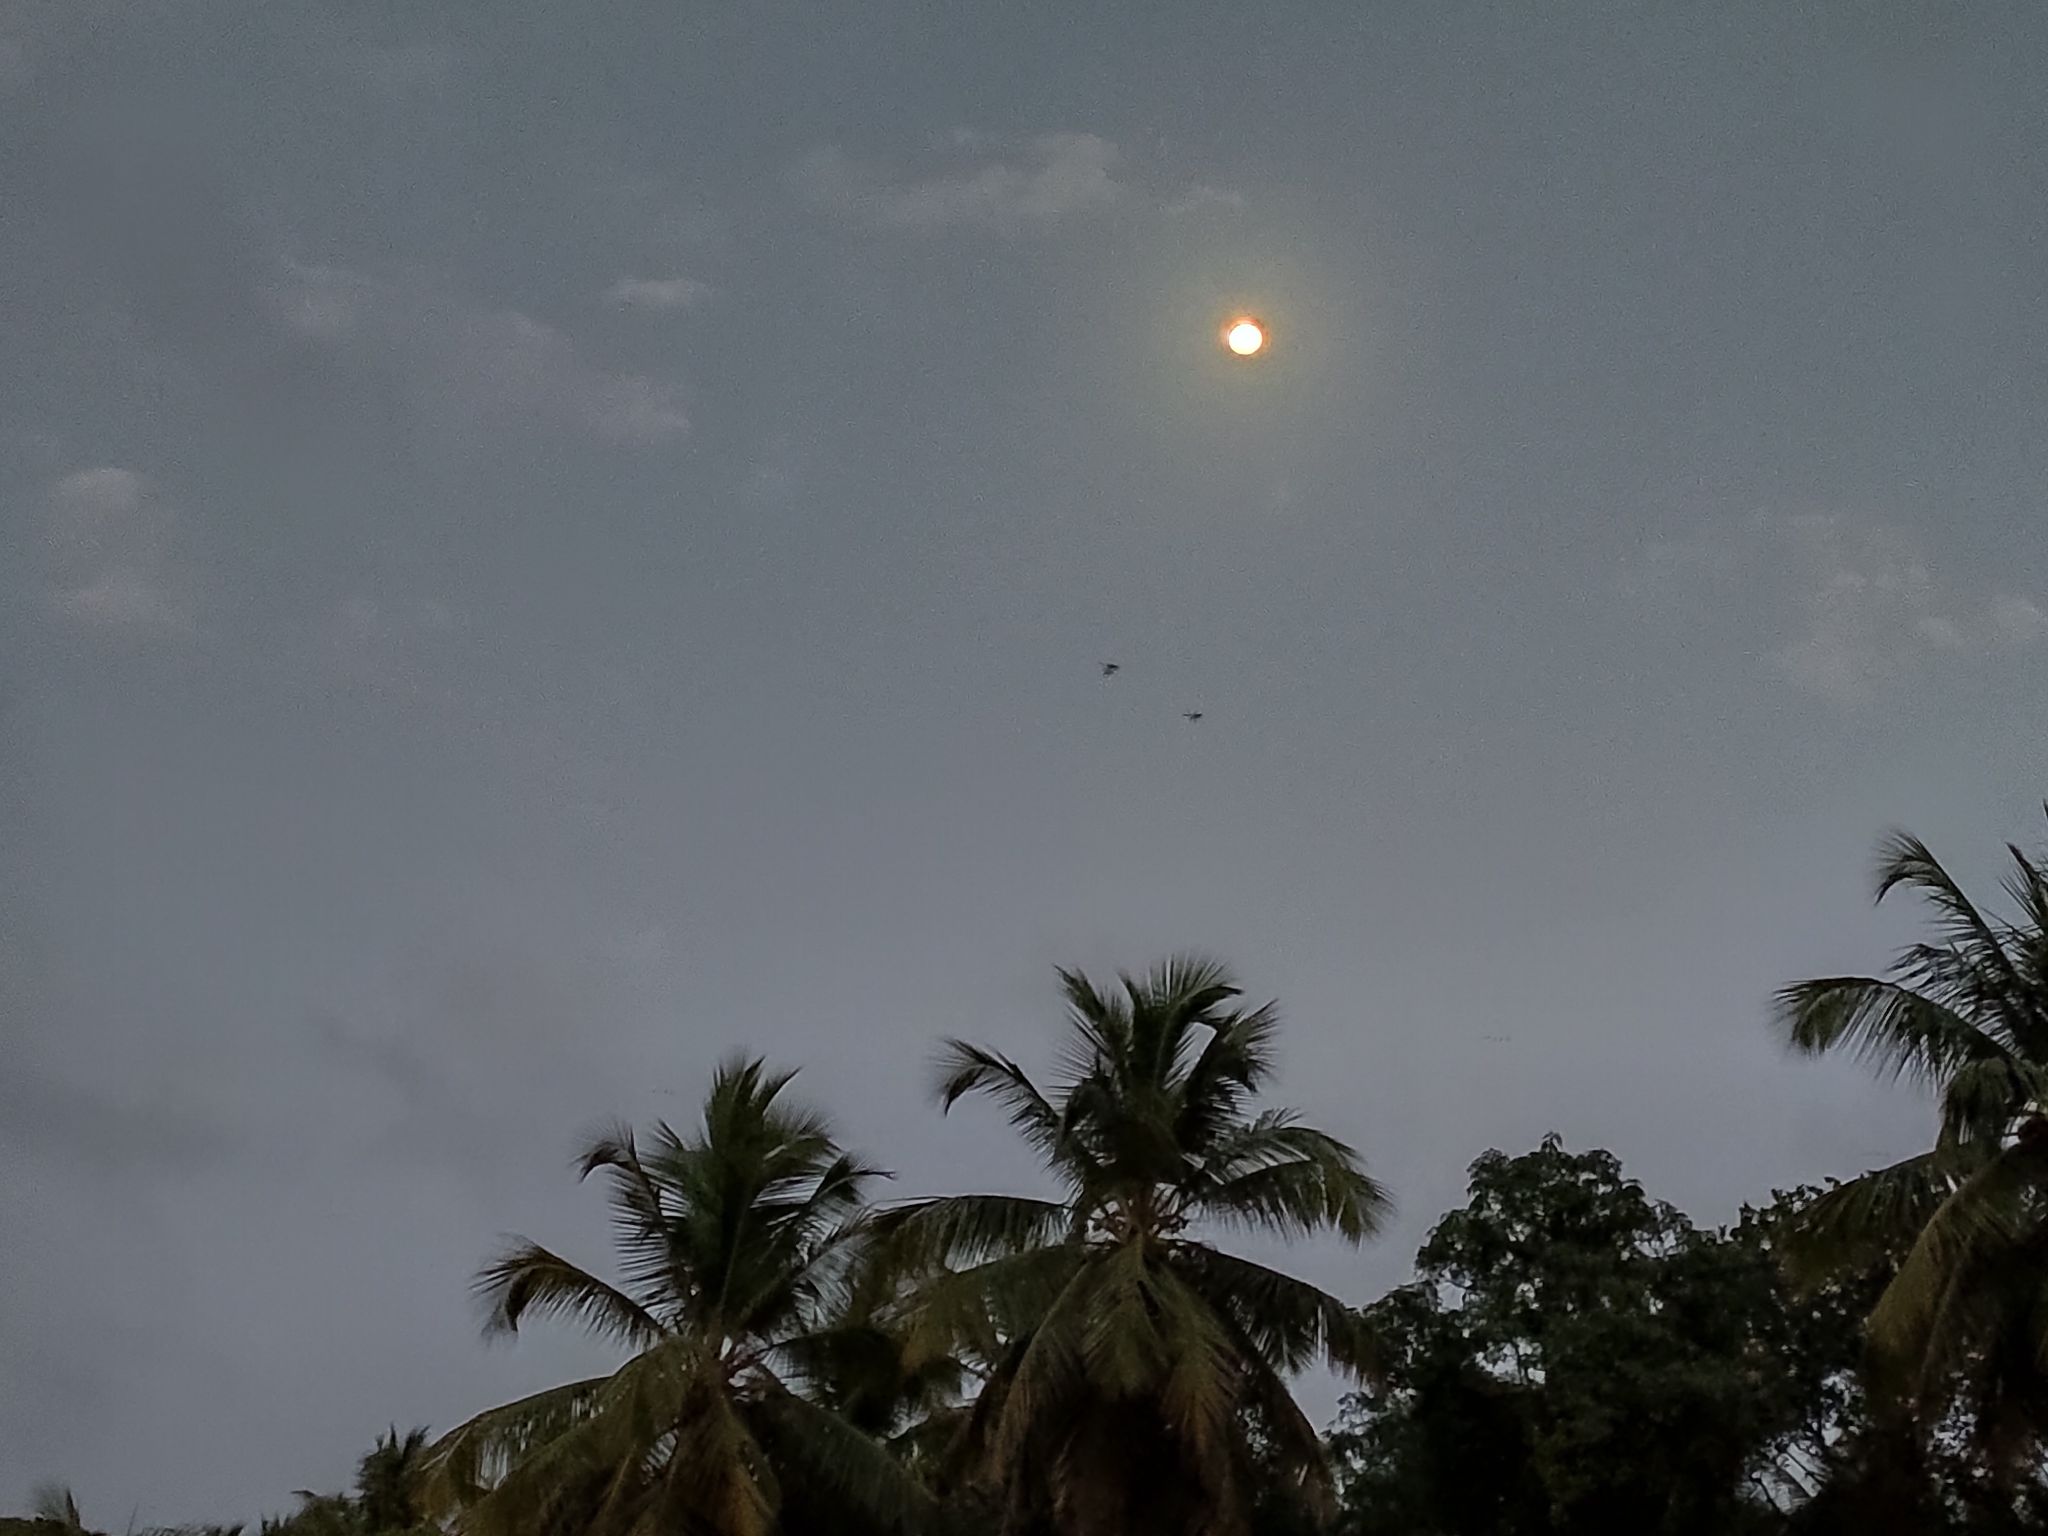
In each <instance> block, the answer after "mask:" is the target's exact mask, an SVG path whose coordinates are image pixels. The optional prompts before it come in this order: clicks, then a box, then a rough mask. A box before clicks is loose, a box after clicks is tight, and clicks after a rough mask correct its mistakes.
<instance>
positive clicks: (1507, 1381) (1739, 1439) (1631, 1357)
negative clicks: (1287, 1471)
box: [1333, 1137, 1861, 1536]
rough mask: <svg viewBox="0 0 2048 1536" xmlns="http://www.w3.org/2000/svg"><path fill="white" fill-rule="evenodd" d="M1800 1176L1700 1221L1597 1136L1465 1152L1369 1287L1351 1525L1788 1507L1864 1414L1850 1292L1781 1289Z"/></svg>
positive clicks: (1354, 1405)
mask: <svg viewBox="0 0 2048 1536" xmlns="http://www.w3.org/2000/svg"><path fill="white" fill-rule="evenodd" d="M1806 1198H1807V1195H1806V1194H1805V1192H1794V1193H1793V1194H1791V1195H1787V1196H1781V1197H1780V1199H1779V1201H1778V1202H1777V1203H1776V1204H1774V1205H1773V1206H1772V1207H1771V1208H1770V1209H1768V1210H1766V1211H1749V1212H1745V1213H1744V1216H1743V1218H1742V1221H1741V1222H1740V1223H1739V1224H1738V1225H1737V1226H1735V1227H1734V1228H1731V1229H1729V1230H1728V1231H1726V1232H1721V1233H1713V1232H1703V1231H1700V1230H1699V1229H1697V1228H1695V1227H1694V1226H1693V1224H1692V1223H1691V1222H1690V1221H1688V1220H1687V1219H1686V1218H1685V1217H1684V1216H1683V1215H1682V1214H1681V1213H1680V1212H1678V1211H1676V1210H1675V1209H1673V1208H1672V1207H1671V1206H1669V1205H1666V1204H1664V1203H1663V1202H1661V1201H1657V1200H1653V1199H1651V1198H1649V1197H1648V1196H1647V1195H1646V1194H1645V1193H1644V1192H1643V1190H1642V1189H1641V1188H1640V1186H1638V1185H1637V1184H1636V1183H1634V1181H1632V1180H1629V1179H1627V1178H1625V1177H1623V1175H1622V1171H1621V1168H1620V1165H1619V1163H1618V1162H1617V1161H1616V1160H1615V1159H1614V1158H1613V1156H1612V1155H1611V1154H1609V1153H1606V1152H1600V1151H1592V1152H1571V1151H1568V1150H1566V1149H1565V1148H1564V1147H1563V1146H1562V1145H1561V1144H1560V1143H1559V1142H1558V1140H1557V1139H1556V1138H1555V1137H1551V1138H1548V1139H1546V1140H1545V1141H1544V1143H1543V1144H1542V1145H1541V1146H1540V1147H1538V1148H1537V1149H1536V1150H1535V1151H1533V1152H1530V1153H1527V1154H1525V1155H1523V1156H1520V1157H1512V1158H1511V1157H1507V1156H1505V1155H1504V1154H1502V1153H1499V1152H1491V1153H1488V1154H1487V1155H1486V1156H1484V1157H1482V1158H1480V1159H1479V1160H1478V1161H1477V1162H1476V1163H1474V1164H1473V1166H1472V1176H1471V1188H1470V1199H1469V1201H1468V1203H1467V1204H1466V1205H1465V1206H1464V1207H1463V1208H1462V1209H1460V1210H1457V1211H1453V1212H1451V1213H1450V1214H1449V1215H1447V1216H1445V1217H1444V1218H1443V1220H1442V1221H1440V1222H1439V1223H1438V1224H1437V1226H1436V1227H1435V1228H1434V1230H1432V1232H1431V1233H1430V1235H1429V1238H1428V1240H1427V1242H1426V1243H1425V1244H1424V1245H1423V1248H1422V1250H1421V1252H1420V1254H1419V1255H1418V1256H1417V1262H1416V1268H1417V1279H1416V1280H1415V1282H1414V1283H1412V1284H1410V1285H1407V1286H1404V1287H1402V1288H1400V1289H1398V1290H1396V1291H1394V1292H1393V1293H1392V1294H1390V1295H1389V1296H1387V1297H1386V1298H1385V1299H1384V1300H1382V1301H1380V1302H1378V1303H1376V1304H1375V1305H1374V1306H1373V1307H1371V1308H1370V1309H1368V1311H1369V1316H1370V1318H1371V1320H1372V1323H1373V1325H1374V1328H1375V1330H1376V1332H1377V1334H1378V1335H1379V1337H1380V1339H1381V1347H1382V1350H1383V1352H1384V1358H1385V1368H1384V1375H1383V1378H1382V1380H1381V1381H1380V1382H1379V1383H1378V1384H1377V1386H1376V1387H1375V1389H1374V1390H1373V1391H1372V1392H1370V1393H1368V1394H1364V1395H1360V1396H1355V1397H1352V1398H1349V1399H1347V1400H1346V1402H1345V1406H1344V1410H1343V1413H1342V1416H1341V1417H1340V1420H1339V1424H1338V1427H1337V1430H1336V1431H1335V1433H1334V1435H1333V1450H1334V1452H1335V1454H1336V1459H1337V1462H1338V1466H1339V1468H1340V1471H1341V1482H1342V1521H1341V1529H1342V1530H1343V1531H1344V1532H1345V1533H1346V1536H1395V1533H1400V1536H1407V1533H1410V1532H1415V1531H1429V1532H1435V1533H1440V1536H1564V1533H1576V1532H1581V1531H1605V1530H1615V1531H1624V1530H1627V1531H1656V1532H1662V1533H1669V1536H1695V1533H1696V1536H1732V1533H1738V1532H1751V1531H1754V1532H1764V1531H1777V1530H1782V1529H1785V1528H1786V1527H1785V1521H1786V1518H1787V1516H1789V1514H1790V1513H1791V1512H1792V1511H1794V1510H1796V1509H1798V1508H1799V1507H1801V1506H1802V1505H1803V1504H1804V1503H1805V1502H1806V1501H1807V1499H1808V1498H1809V1497H1810V1495H1811V1494H1812V1493H1813V1492H1814V1491H1815V1490H1816V1489H1818V1488H1820V1487H1821V1486H1823V1485H1825V1483H1826V1482H1827V1480H1828V1478H1829V1477H1830V1475H1831V1473H1832V1471H1833V1467H1832V1458H1833V1456H1834V1447H1835V1446H1836V1445H1837V1444H1838V1443H1839V1442H1840V1441H1841V1440H1842V1438H1843V1436H1844V1434H1845V1433H1848V1432H1850V1431H1852V1430H1853V1429H1854V1428H1855V1427H1856V1426H1857V1425H1859V1424H1860V1422H1861V1418H1860V1400H1859V1398H1858V1396H1857V1393H1856V1389H1855V1386H1854V1382H1853V1379H1852V1367H1853V1365H1854V1362H1855V1359H1856V1353H1857V1345H1856V1333H1857V1323H1858V1318H1859V1316H1860V1310H1859V1300H1860V1298H1858V1297H1855V1296H1853V1295H1846V1294H1844V1293H1841V1292H1837V1291H1834V1290H1829V1291H1826V1292H1824V1293H1822V1294H1818V1295H1816V1296H1814V1297H1811V1298H1807V1299H1805V1300H1798V1299H1795V1298H1794V1297H1793V1296H1792V1295H1791V1294H1790V1291H1789V1287H1788V1286H1787V1285H1786V1283H1785V1282H1784V1280H1783V1277H1782V1275H1781V1273H1780V1266H1779V1264H1778V1262H1777V1259H1776V1257H1775V1254H1774V1252H1773V1246H1774V1242H1775V1239H1776V1235H1777V1234H1778V1233H1779V1232H1780V1231H1782V1229H1783V1225H1784V1221H1785V1218H1786V1215H1787V1213H1788V1212H1790V1211H1793V1210H1796V1209H1797V1208H1798V1207H1799V1206H1800V1204H1802V1203H1803V1201H1804V1200H1805V1199H1806Z"/></svg>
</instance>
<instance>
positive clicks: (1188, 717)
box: [1181, 709, 1202, 725]
mask: <svg viewBox="0 0 2048 1536" xmlns="http://www.w3.org/2000/svg"><path fill="white" fill-rule="evenodd" d="M1201 718H1202V712H1201V711H1200V710H1199V709H1190V710H1187V711H1185V712H1184V713H1183V714H1182V715H1181V719H1183V720H1185V721H1187V722H1188V724H1190V725H1193V724H1194V723H1195V722H1196V721H1197V720H1199V719H1201Z"/></svg>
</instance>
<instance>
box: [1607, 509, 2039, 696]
mask: <svg viewBox="0 0 2048 1536" xmlns="http://www.w3.org/2000/svg"><path fill="white" fill-rule="evenodd" d="M1642 574H1644V575H1646V576H1647V577H1650V578H1652V579H1654V580H1655V582H1656V584H1657V587H1658V589H1659V592H1660V594H1663V595H1668V596H1670V597H1671V598H1673V599H1675V600H1682V599H1684V598H1685V597H1688V596H1692V597H1697V596H1699V595H1701V594H1702V593H1705V594H1710V595H1712V597H1713V599H1714V601H1715V603H1716V605H1725V604H1727V603H1729V602H1732V601H1735V600H1736V593H1737V591H1738V590H1739V588H1747V589H1748V590H1750V591H1754V592H1761V593H1765V594H1767V595H1768V598H1769V600H1772V601H1775V602H1776V603H1778V604H1780V605H1782V607H1783V610H1784V612H1785V613H1786V615H1787V617H1786V620H1785V622H1784V624H1783V626H1782V628H1781V631H1780V635H1779V638H1778V639H1777V641H1776V643H1775V644H1772V645H1771V646H1769V648H1768V650H1767V652H1766V654H1767V657H1768V660H1769V663H1770V665H1771V667H1772V669H1773V670H1774V671H1775V672H1776V673H1777V674H1778V675H1779V676H1780V677H1782V678H1783V679H1784V680H1785V681H1787V682H1789V683H1791V684H1792V685H1793V686H1794V687H1797V688H1800V689H1803V690H1804V691H1806V692H1809V693H1813V694H1817V695H1820V696H1821V697H1824V698H1827V699H1829V700H1831V701H1833V702H1834V703H1836V704H1839V705H1842V706H1845V707H1855V706H1859V705H1862V704H1864V703H1867V702H1869V701H1870V700H1871V699H1873V698H1875V697H1876V696H1877V695H1878V693H1879V692H1880V691H1881V690H1883V689H1884V688H1886V687H1888V686H1891V685H1893V684H1896V683H1898V682H1900V681H1902V680H1904V679H1906V678H1908V677H1910V676H1912V675H1913V674H1914V673H1916V672H1917V671H1919V670H1921V669H1923V668H1925V667H1927V666H1929V665H1932V664H1933V662H1934V660H1935V658H1936V657H1949V658H1953V659H1955V660H1957V661H1962V660H1968V659H1969V658H1972V657H1977V658H1982V657H1986V656H1989V655H1990V654H1992V653H1993V652H1994V651H1998V650H2010V649H2013V648H2015V647H2019V646H2026V645H2031V644H2033V643H2035V642H2036V641H2038V640H2041V639H2043V638H2048V612H2044V611H2043V610H2042V609H2041V608H2040V607H2039V606H2038V605H2037V604H2035V603H2034V602H2033V601H2031V600H2030V599H2028V598H2025V597H2020V596H2016V595H2011V594H2007V595H2002V596H1998V597H1995V598H1992V599H1989V600H1988V601H1987V600H1984V599H1972V598H1970V597H1969V596H1968V595H1966V594H1964V593H1961V592H1958V591H1956V590H1954V589H1953V587H1951V586H1950V585H1948V584H1946V583H1944V582H1942V581H1940V580H1939V579H1937V577H1936V575H1935V573H1934V571H1933V569H1932V568H1931V567H1930V566H1929V564H1928V562H1927V559H1926V557H1925V555H1924V554H1923V553H1922V551H1921V549H1920V546H1919V545H1918V544H1917V543H1916V542H1915V541H1914V540H1913V539H1912V538H1911V537H1910V536H1909V535H1907V534H1906V533H1905V532H1904V531H1903V530H1901V529H1898V528H1896V527H1892V526H1889V525H1886V524H1882V523H1872V522H1867V521H1864V520H1860V519H1856V518H1850V517H1846V516H1843V515H1841V514H1837V513H1801V514H1798V515H1795V516H1791V517H1773V516H1770V515H1767V514H1764V513H1757V514H1754V515H1752V516H1750V517H1747V518H1744V519H1742V520H1740V521H1739V522H1736V523H1731V524H1726V525H1723V526H1721V527H1719V528H1716V529H1712V530H1709V531H1708V532H1707V533H1704V534H1702V535H1700V536H1698V537H1696V538H1692V539H1687V540H1681V541H1674V542H1666V543H1661V544H1657V545H1653V546H1651V548H1650V549H1649V550H1648V551H1647V558H1646V560H1645V562H1644V570H1643V573H1642ZM1696 611H1698V610H1696Z"/></svg>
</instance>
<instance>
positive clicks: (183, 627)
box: [50, 566, 198, 638]
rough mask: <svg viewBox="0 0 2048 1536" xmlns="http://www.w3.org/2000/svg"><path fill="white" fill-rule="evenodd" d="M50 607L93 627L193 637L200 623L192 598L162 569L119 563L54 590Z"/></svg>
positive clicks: (134, 632) (143, 633)
mask: <svg viewBox="0 0 2048 1536" xmlns="http://www.w3.org/2000/svg"><path fill="white" fill-rule="evenodd" d="M50 606H51V607H52V608H54V609H55V610H56V611H57V612H58V613H60V614H62V615H64V616H65V617H66V618H69V619H73V620H75V621H77V622H78V623H80V624H84V625H87V626H89V627H91V628H94V629H101V630H120V631H125V632H127V633H130V634H134V635H149V634H156V635H163V636H170V637H180V638H182V637H185V636H189V635H191V634H192V633H194V631H195V630H196V629H197V628H198V624H197V615H196V614H195V613H194V612H193V606H192V602H191V600H190V598H189V597H187V596H185V595H183V594H180V593H175V592H172V591H171V590H169V589H168V588H167V587H166V586H165V585H164V584H163V579H162V576H161V573H156V572H149V571H143V570H137V569H135V568H133V567H130V566H118V567H116V568H114V569H112V570H107V571H102V572H101V573H100V574H99V575H97V576H95V577H93V578H92V579H91V580H90V581H88V582H86V583H85V585H83V586H79V587H71V588H67V589H60V590H58V591H55V592H52V593H51V594H50Z"/></svg>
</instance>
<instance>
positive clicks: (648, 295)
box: [604, 277, 711, 315]
mask: <svg viewBox="0 0 2048 1536" xmlns="http://www.w3.org/2000/svg"><path fill="white" fill-rule="evenodd" d="M604 297H605V302H606V303H608V304H616V305H618V306H619V307H620V308H621V309H644V310H650V311H652V312H653V313H655V314H658V315H669V314H676V313H679V312H680V311H682V310H686V309H695V308H696V307H697V306H698V305H700V304H702V303H703V302H704V301H705V300H706V299H708V298H710V297H711V285H710V284H709V283H700V282H699V281H697V279H696V278H694V277H622V278H620V279H619V280H618V281H617V282H616V283H613V284H612V285H611V287H609V288H607V289H606V290H605V295H604Z"/></svg>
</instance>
